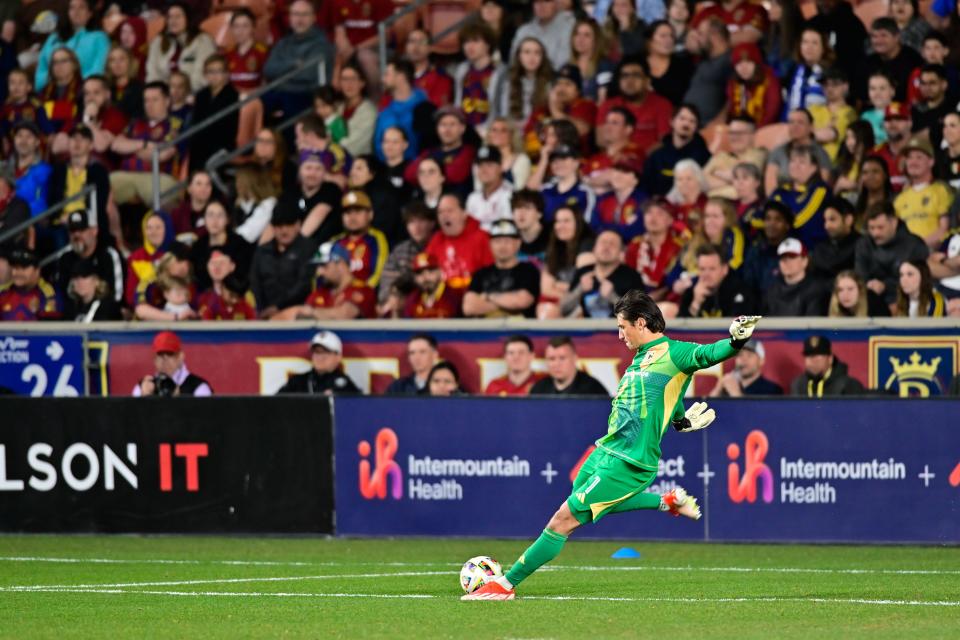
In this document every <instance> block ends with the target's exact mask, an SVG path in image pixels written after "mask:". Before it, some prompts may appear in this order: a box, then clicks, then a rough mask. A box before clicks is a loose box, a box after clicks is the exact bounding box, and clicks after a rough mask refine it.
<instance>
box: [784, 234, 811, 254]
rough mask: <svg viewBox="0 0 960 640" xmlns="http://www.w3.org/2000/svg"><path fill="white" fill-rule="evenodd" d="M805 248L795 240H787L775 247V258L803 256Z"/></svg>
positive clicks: (805, 252) (805, 251)
mask: <svg viewBox="0 0 960 640" xmlns="http://www.w3.org/2000/svg"><path fill="white" fill-rule="evenodd" d="M805 255H807V248H806V247H805V246H803V243H802V242H800V241H799V240H797V239H796V238H787V239H786V240H784V241H783V242H781V243H780V245H779V246H778V247H777V256H805Z"/></svg>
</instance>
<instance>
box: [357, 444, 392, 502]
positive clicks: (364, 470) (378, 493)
mask: <svg viewBox="0 0 960 640" xmlns="http://www.w3.org/2000/svg"><path fill="white" fill-rule="evenodd" d="M399 447H400V439H399V438H397V434H396V432H394V430H393V429H390V428H387V427H384V428H383V429H380V431H378V432H377V438H376V454H375V456H374V468H373V470H372V471H371V469H370V460H369V457H370V443H369V442H367V441H366V440H361V441H360V443H359V444H358V445H357V452H358V453H359V454H360V457H361V460H360V495H362V496H363V497H364V499H366V500H373V499H374V498H378V499H380V500H384V499H386V497H387V484H389V485H390V489H391V490H390V495H391V496H392V497H393V499H394V500H399V499H400V498H402V497H403V472H402V471H401V470H400V465H399V464H397V463H396V461H395V460H394V459H393V458H394V456H395V455H396V454H397V449H398V448H399ZM388 479H389V482H388Z"/></svg>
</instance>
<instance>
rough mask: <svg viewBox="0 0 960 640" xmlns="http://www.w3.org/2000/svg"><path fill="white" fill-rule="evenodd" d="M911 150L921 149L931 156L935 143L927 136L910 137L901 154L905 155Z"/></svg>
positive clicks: (920, 150)
mask: <svg viewBox="0 0 960 640" xmlns="http://www.w3.org/2000/svg"><path fill="white" fill-rule="evenodd" d="M911 151H919V152H921V153H925V154H927V155H928V156H930V157H931V158H933V157H934V155H933V145H932V144H930V142H929V141H928V140H927V139H926V138H921V137H920V136H915V137H913V138H910V141H909V142H908V143H907V144H906V145H905V146H904V147H903V149H902V150H901V151H900V155H902V156H905V155H907V154H908V153H910V152H911Z"/></svg>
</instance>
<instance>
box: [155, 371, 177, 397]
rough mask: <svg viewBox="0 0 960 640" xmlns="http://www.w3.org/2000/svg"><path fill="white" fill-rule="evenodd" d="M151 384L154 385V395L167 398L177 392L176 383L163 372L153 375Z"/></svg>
mask: <svg viewBox="0 0 960 640" xmlns="http://www.w3.org/2000/svg"><path fill="white" fill-rule="evenodd" d="M153 384H154V387H155V391H154V392H153V394H154V395H156V396H162V397H165V398H169V397H170V396H172V395H174V394H175V393H176V392H177V383H176V382H174V381H173V378H171V377H170V376H168V375H167V374H165V373H158V374H157V375H155V376H154V377H153Z"/></svg>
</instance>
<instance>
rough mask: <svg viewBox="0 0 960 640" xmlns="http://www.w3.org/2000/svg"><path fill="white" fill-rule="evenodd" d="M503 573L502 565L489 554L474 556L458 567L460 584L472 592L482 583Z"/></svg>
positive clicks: (465, 589) (468, 591)
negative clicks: (461, 566)
mask: <svg viewBox="0 0 960 640" xmlns="http://www.w3.org/2000/svg"><path fill="white" fill-rule="evenodd" d="M502 575H503V567H501V566H500V563H499V562H497V561H496V560H494V559H493V558H491V557H490V556H476V557H474V558H470V559H469V560H467V561H466V562H464V563H463V568H462V569H460V586H461V587H463V590H464V591H466V592H467V593H473V592H474V591H476V590H477V589H479V588H480V587H482V586H483V585H485V584H487V583H488V582H491V581H493V580H496V579H497V578H499V577H500V576H502Z"/></svg>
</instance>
